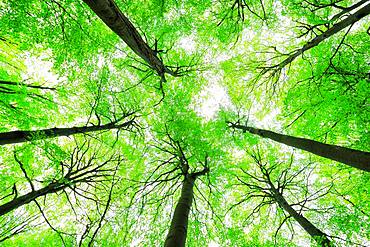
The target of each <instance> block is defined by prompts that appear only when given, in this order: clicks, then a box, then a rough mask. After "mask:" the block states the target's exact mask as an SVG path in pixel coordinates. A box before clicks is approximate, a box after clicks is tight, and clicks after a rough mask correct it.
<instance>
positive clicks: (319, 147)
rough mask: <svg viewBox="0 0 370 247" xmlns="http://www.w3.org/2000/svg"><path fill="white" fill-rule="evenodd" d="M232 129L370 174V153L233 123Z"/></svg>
mask: <svg viewBox="0 0 370 247" xmlns="http://www.w3.org/2000/svg"><path fill="white" fill-rule="evenodd" d="M230 127H232V128H236V129H241V130H243V131H248V132H249V133H251V134H255V135H259V136H261V137H264V138H269V139H271V140H274V141H277V142H280V143H283V144H286V145H288V146H291V147H295V148H299V149H302V150H306V151H308V152H310V153H313V154H316V155H319V156H321V157H325V158H328V159H331V160H335V161H338V162H341V163H343V164H346V165H349V166H351V167H355V168H357V169H361V170H363V171H367V172H370V153H369V152H365V151H359V150H355V149H351V148H346V147H340V146H336V145H330V144H325V143H322V142H318V141H314V140H310V139H306V138H300V137H294V136H289V135H283V134H278V133H275V132H272V131H269V130H263V129H257V128H253V127H248V126H243V125H239V124H233V123H231V126H230Z"/></svg>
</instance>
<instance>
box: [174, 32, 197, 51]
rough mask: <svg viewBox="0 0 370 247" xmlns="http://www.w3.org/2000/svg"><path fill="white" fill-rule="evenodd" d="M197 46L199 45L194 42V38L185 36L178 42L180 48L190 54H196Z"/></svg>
mask: <svg viewBox="0 0 370 247" xmlns="http://www.w3.org/2000/svg"><path fill="white" fill-rule="evenodd" d="M196 45H197V43H196V42H195V41H194V37H193V36H185V37H182V38H181V39H180V40H179V41H178V46H179V47H181V48H182V49H184V50H185V51H186V53H188V54H192V53H193V52H195V50H196Z"/></svg>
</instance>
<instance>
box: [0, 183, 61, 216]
mask: <svg viewBox="0 0 370 247" xmlns="http://www.w3.org/2000/svg"><path fill="white" fill-rule="evenodd" d="M66 186H67V185H66V184H64V183H60V182H55V183H51V184H49V185H48V186H46V187H44V188H42V189H39V190H34V191H31V192H29V193H27V194H25V195H23V196H20V197H16V198H14V199H13V200H11V201H9V202H7V203H4V204H3V205H0V216H2V215H4V214H7V213H9V212H11V211H13V210H14V209H16V208H18V207H21V206H23V205H25V204H28V203H30V202H32V201H33V200H35V199H36V198H38V197H40V196H44V195H47V194H50V193H55V192H57V191H60V190H62V189H64V188H65V187H66Z"/></svg>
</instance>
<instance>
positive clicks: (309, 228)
mask: <svg viewBox="0 0 370 247" xmlns="http://www.w3.org/2000/svg"><path fill="white" fill-rule="evenodd" d="M270 186H272V188H271V191H272V194H273V197H274V199H275V200H276V202H277V203H278V204H279V205H280V207H282V208H283V209H284V210H285V211H286V212H288V213H289V215H290V216H292V217H293V218H294V219H295V221H297V223H298V224H299V225H300V226H301V227H302V228H303V229H304V230H305V231H306V232H307V233H308V234H310V235H311V237H312V238H314V239H315V241H317V243H319V244H320V245H321V246H323V247H329V246H332V245H331V242H330V240H329V239H328V237H327V236H326V234H325V233H323V232H322V231H321V230H320V229H318V228H317V227H316V226H314V225H313V224H312V223H311V222H310V221H309V220H308V219H306V218H305V217H304V216H303V215H301V214H299V213H298V212H297V211H296V210H295V209H294V208H293V207H292V206H290V204H289V203H288V202H287V201H286V200H285V198H284V197H283V195H282V194H281V193H280V192H278V191H277V189H276V188H275V187H274V185H272V184H270Z"/></svg>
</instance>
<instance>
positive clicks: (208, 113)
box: [195, 83, 232, 121]
mask: <svg viewBox="0 0 370 247" xmlns="http://www.w3.org/2000/svg"><path fill="white" fill-rule="evenodd" d="M195 102H196V103H195V111H196V112H197V113H198V114H199V115H200V116H201V117H203V118H205V120H206V121H209V120H211V119H212V118H213V117H214V116H215V115H216V113H217V112H218V110H219V109H220V108H221V107H225V108H229V107H231V106H232V104H231V101H230V98H229V96H228V94H227V92H226V90H225V88H223V87H222V86H220V85H219V84H218V83H212V84H209V85H208V86H207V87H206V88H205V89H204V90H203V91H202V92H201V93H200V94H199V95H198V97H197V99H196V100H195Z"/></svg>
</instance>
